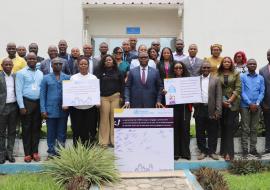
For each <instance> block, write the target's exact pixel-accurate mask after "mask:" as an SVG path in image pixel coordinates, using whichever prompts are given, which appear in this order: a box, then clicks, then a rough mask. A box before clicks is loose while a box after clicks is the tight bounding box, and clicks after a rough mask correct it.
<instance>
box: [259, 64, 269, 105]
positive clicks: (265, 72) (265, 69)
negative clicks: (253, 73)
mask: <svg viewBox="0 0 270 190" xmlns="http://www.w3.org/2000/svg"><path fill="white" fill-rule="evenodd" d="M259 74H260V75H262V76H263V78H264V85H265V93H264V99H263V103H262V105H263V108H264V109H270V73H269V69H268V64H267V65H266V66H264V67H263V68H261V69H260V71H259Z"/></svg>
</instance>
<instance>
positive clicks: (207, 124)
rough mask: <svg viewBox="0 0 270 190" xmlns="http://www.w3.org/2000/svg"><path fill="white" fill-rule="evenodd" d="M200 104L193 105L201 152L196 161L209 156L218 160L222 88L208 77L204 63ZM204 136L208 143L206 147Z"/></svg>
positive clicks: (216, 80) (217, 82)
mask: <svg viewBox="0 0 270 190" xmlns="http://www.w3.org/2000/svg"><path fill="white" fill-rule="evenodd" d="M201 70H202V75H201V93H202V103H199V104H194V108H195V112H194V118H195V123H196V138H197V146H198V148H199V150H200V152H201V154H200V155H199V156H198V160H202V159H204V158H205V157H206V155H209V156H210V157H211V158H212V159H214V160H218V159H219V158H218V155H217V154H216V149H217V137H218V120H219V118H220V117H221V110H222V88H221V83H220V81H219V80H218V78H216V77H214V76H211V75H210V70H211V65H210V63H207V62H204V63H203V64H202V67H201ZM206 134H207V137H208V142H207V144H208V145H206Z"/></svg>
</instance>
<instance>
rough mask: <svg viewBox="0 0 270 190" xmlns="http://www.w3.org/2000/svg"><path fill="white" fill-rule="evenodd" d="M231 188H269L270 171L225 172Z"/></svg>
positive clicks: (252, 189) (243, 189)
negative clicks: (242, 173) (236, 173)
mask: <svg viewBox="0 0 270 190" xmlns="http://www.w3.org/2000/svg"><path fill="white" fill-rule="evenodd" d="M224 178H225V180H226V181H227V184H228V186H229V189H230V190H269V189H270V180H269V179H270V172H263V173H257V174H249V175H232V174H229V173H225V174H224Z"/></svg>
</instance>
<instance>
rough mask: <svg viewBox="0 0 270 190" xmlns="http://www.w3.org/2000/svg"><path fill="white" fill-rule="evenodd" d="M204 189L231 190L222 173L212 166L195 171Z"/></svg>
mask: <svg viewBox="0 0 270 190" xmlns="http://www.w3.org/2000/svg"><path fill="white" fill-rule="evenodd" d="M195 175H196V176H197V180H198V182H199V183H200V184H201V186H202V187H203V189H204V190H229V188H228V185H227V183H226V181H225V180H224V177H223V175H222V174H221V173H219V172H218V171H216V170H213V169H211V168H200V169H199V170H197V171H196V172H195Z"/></svg>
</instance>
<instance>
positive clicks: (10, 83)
mask: <svg viewBox="0 0 270 190" xmlns="http://www.w3.org/2000/svg"><path fill="white" fill-rule="evenodd" d="M1 66H2V68H3V71H0V164H4V163H5V161H6V159H7V160H8V161H9V162H15V159H14V157H13V147H14V142H15V136H16V125H17V119H18V106H17V102H16V95H15V75H13V74H11V71H12V68H13V62H12V60H11V59H9V58H6V59H4V60H3V62H2V65H1ZM6 134H8V137H7V145H6Z"/></svg>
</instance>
